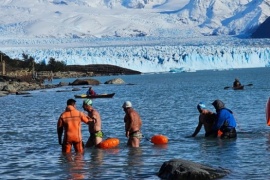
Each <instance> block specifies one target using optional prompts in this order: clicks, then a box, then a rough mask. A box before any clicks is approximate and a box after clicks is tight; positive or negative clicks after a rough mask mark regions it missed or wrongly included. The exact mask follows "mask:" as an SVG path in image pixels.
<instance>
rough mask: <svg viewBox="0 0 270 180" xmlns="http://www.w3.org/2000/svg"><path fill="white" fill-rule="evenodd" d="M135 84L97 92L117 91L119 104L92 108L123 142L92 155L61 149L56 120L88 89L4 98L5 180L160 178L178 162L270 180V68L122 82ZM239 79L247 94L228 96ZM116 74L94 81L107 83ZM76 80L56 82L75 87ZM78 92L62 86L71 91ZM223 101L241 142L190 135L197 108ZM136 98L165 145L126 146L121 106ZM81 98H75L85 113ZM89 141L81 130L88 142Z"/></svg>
mask: <svg viewBox="0 0 270 180" xmlns="http://www.w3.org/2000/svg"><path fill="white" fill-rule="evenodd" d="M118 77H119V78H122V79H123V80H124V81H125V82H126V83H133V84H135V85H104V84H101V85H99V86H95V87H94V89H95V90H96V91H97V92H98V93H111V92H115V93H116V95H115V96H114V97H113V98H108V99H96V100H94V107H95V108H96V109H97V110H99V112H100V114H101V117H102V120H103V123H102V125H103V131H104V133H105V135H106V138H107V137H117V138H119V139H120V145H119V146H118V148H116V149H110V150H100V149H86V151H85V153H84V155H81V156H79V155H76V154H71V155H70V156H63V155H62V154H61V147H60V146H59V145H58V140H57V133H56V122H57V119H58V117H59V115H60V114H61V113H62V111H63V110H64V109H65V106H66V100H67V99H69V98H73V97H74V94H82V93H85V91H86V90H87V89H86V88H83V87H82V86H81V87H80V88H81V90H80V91H73V92H72V91H70V92H56V90H59V89H49V90H46V91H45V92H42V91H33V92H31V94H32V97H23V96H16V95H9V96H6V97H1V98H0V104H1V109H0V111H1V117H0V144H1V148H0V154H1V156H0V161H1V165H0V177H1V178H2V179H159V178H158V177H157V175H156V174H157V172H158V171H159V169H160V167H161V165H162V163H163V162H164V161H168V160H170V159H173V158H182V159H186V160H191V161H194V162H199V163H203V164H206V165H212V166H214V167H222V168H226V169H229V170H230V171H231V173H230V174H229V175H228V176H226V177H224V178H223V179H269V171H270V166H269V162H270V127H267V126H266V122H265V104H266V101H267V99H268V97H269V96H270V80H269V79H270V69H269V68H259V69H242V70H230V71H198V72H193V73H175V74H145V75H131V76H118ZM235 77H238V78H239V79H240V81H241V82H242V84H249V83H252V84H253V86H251V87H246V88H245V90H244V91H233V90H224V89H223V88H224V87H225V86H231V84H232V82H233V80H234V78H235ZM113 78H115V77H114V76H107V77H94V79H98V80H99V81H100V82H101V83H104V82H105V81H107V80H110V79H113ZM73 80H74V79H62V80H54V83H58V82H59V81H66V82H72V81H73ZM72 88H73V87H71V86H70V87H69V86H68V87H61V88H60V89H67V90H69V89H70V90H71V89H72ZM215 99H221V100H222V101H224V102H225V104H226V106H227V107H228V108H230V109H231V110H233V111H234V113H235V115H236V118H237V123H238V127H237V131H238V138H237V140H220V139H212V140H206V139H204V137H203V135H204V131H203V129H202V130H201V132H200V133H199V134H198V136H197V137H196V138H185V136H187V135H191V134H192V133H193V131H194V129H195V127H196V125H197V122H198V112H197V109H196V105H197V103H198V102H200V101H204V102H205V103H206V105H207V107H208V108H209V109H210V110H212V111H214V108H213V107H212V106H211V102H213V101H214V100H215ZM126 100H130V101H131V102H132V103H133V106H134V108H135V109H136V110H137V111H138V112H139V113H140V114H141V117H142V119H143V128H142V131H143V134H144V135H145V136H146V137H149V138H150V137H152V136H153V135H155V134H164V135H166V136H167V137H168V138H169V144H168V145H166V146H154V145H152V144H151V143H150V142H149V141H147V140H146V139H144V140H142V142H141V147H140V148H127V147H126V141H127V140H126V138H125V132H124V123H123V117H124V112H123V110H122V108H121V106H122V104H123V102H124V101H126ZM82 101H83V100H82V99H77V108H78V109H79V110H83V109H82V108H81V105H82ZM87 138H88V131H87V126H86V125H83V139H84V141H86V140H87Z"/></svg>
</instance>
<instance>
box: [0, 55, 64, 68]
mask: <svg viewBox="0 0 270 180" xmlns="http://www.w3.org/2000/svg"><path fill="white" fill-rule="evenodd" d="M0 56H2V59H1V60H3V61H5V64H6V70H7V71H15V70H18V69H28V71H29V72H30V71H52V72H58V71H66V70H67V68H66V63H65V62H63V61H56V60H55V59H54V58H50V60H49V62H48V64H46V63H45V61H42V62H39V63H36V62H35V59H34V58H33V57H32V56H29V55H27V54H22V57H23V59H22V60H19V59H11V58H10V57H9V56H7V55H6V54H4V53H2V52H1V51H0Z"/></svg>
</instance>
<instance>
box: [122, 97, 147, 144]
mask: <svg viewBox="0 0 270 180" xmlns="http://www.w3.org/2000/svg"><path fill="white" fill-rule="evenodd" d="M122 108H123V110H124V111H125V113H126V114H125V117H124V123H125V131H126V137H127V138H128V142H127V145H128V146H130V147H139V146H140V141H141V139H142V137H143V135H142V133H141V126H142V120H141V117H140V115H139V113H138V112H137V111H135V110H134V109H133V108H132V104H131V102H130V101H126V102H124V104H123V105H122Z"/></svg>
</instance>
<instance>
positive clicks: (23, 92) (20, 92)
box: [16, 91, 30, 95]
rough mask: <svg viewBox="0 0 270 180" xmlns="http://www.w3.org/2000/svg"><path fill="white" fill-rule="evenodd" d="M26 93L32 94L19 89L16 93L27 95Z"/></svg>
mask: <svg viewBox="0 0 270 180" xmlns="http://www.w3.org/2000/svg"><path fill="white" fill-rule="evenodd" d="M25 94H30V93H29V92H25V91H17V92H16V95H25Z"/></svg>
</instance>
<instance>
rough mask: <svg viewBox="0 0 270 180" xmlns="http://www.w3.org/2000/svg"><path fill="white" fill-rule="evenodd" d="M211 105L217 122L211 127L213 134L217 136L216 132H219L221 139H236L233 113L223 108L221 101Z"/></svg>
mask: <svg viewBox="0 0 270 180" xmlns="http://www.w3.org/2000/svg"><path fill="white" fill-rule="evenodd" d="M212 105H213V106H214V107H215V109H216V112H217V121H216V123H215V124H214V126H213V132H214V133H215V134H216V135H217V133H218V131H221V132H222V134H221V138H225V139H228V138H236V137H237V133H236V129H235V128H236V120H235V118H234V116H233V112H232V111H231V110H230V109H227V108H225V104H224V103H223V102H222V101H221V100H218V99H217V100H215V101H214V102H213V103H212Z"/></svg>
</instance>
